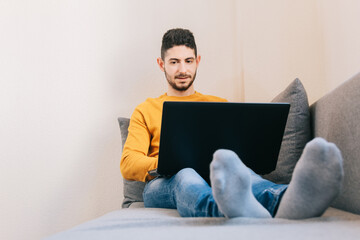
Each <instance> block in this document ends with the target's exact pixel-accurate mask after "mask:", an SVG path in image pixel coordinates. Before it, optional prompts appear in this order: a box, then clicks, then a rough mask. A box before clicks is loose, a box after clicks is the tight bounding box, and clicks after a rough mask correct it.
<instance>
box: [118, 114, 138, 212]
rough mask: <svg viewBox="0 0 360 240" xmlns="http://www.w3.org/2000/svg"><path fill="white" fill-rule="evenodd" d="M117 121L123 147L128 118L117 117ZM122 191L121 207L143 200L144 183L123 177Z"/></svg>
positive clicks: (126, 134) (126, 133)
mask: <svg viewBox="0 0 360 240" xmlns="http://www.w3.org/2000/svg"><path fill="white" fill-rule="evenodd" d="M118 122H119V125H120V134H121V143H122V148H124V145H125V142H126V138H127V136H128V128H129V122H130V119H128V118H122V117H119V118H118ZM123 183H124V186H123V193H124V200H123V203H122V207H123V208H128V207H130V205H131V204H132V203H134V202H143V201H144V200H143V196H142V194H143V192H144V187H145V183H144V182H139V181H130V180H126V179H125V178H123Z"/></svg>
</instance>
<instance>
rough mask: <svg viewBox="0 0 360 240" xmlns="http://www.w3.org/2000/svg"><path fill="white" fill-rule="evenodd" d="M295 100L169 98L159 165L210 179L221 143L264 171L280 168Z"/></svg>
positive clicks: (161, 171)
mask: <svg viewBox="0 0 360 240" xmlns="http://www.w3.org/2000/svg"><path fill="white" fill-rule="evenodd" d="M289 109H290V104H289V103H235V102H164V105H163V113H162V123H161V133H160V146H159V157H158V168H157V169H155V170H153V171H150V172H149V173H150V175H153V176H159V175H160V176H172V175H174V174H176V173H177V172H178V171H180V170H181V169H183V168H193V169H194V170H195V171H196V172H197V173H199V174H200V175H201V176H202V177H203V178H204V179H205V181H207V182H208V183H210V180H209V175H210V171H209V166H210V163H211V161H212V158H213V154H214V152H215V151H216V150H218V149H230V150H232V151H234V152H235V153H236V154H237V155H238V156H239V158H240V159H241V160H242V162H243V163H244V164H245V165H246V166H248V167H249V168H251V169H252V170H253V171H254V172H256V173H258V174H266V173H270V172H271V171H273V170H275V168H276V163H277V159H278V155H279V151H280V147H281V142H282V138H283V134H284V130H285V126H286V121H287V117H288V113H289Z"/></svg>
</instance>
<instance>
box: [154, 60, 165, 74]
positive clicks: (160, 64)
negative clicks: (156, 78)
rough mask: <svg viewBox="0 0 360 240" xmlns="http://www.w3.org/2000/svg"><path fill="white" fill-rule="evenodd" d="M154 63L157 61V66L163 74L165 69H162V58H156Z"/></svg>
mask: <svg viewBox="0 0 360 240" xmlns="http://www.w3.org/2000/svg"><path fill="white" fill-rule="evenodd" d="M156 61H157V64H158V65H159V67H160V70H161V71H163V72H164V71H165V68H164V65H165V63H164V61H163V60H162V58H161V57H158V58H157V59H156Z"/></svg>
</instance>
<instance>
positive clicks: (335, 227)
mask: <svg viewBox="0 0 360 240" xmlns="http://www.w3.org/2000/svg"><path fill="white" fill-rule="evenodd" d="M359 224H360V216H359V215H355V214H351V213H347V212H343V211H340V210H336V209H328V211H327V212H325V214H324V216H322V217H319V218H311V219H307V220H287V219H273V218H271V219H261V218H233V219H226V218H182V217H180V216H179V214H178V213H177V211H176V210H173V209H159V208H157V209H155V208H136V209H131V208H129V209H122V210H118V211H114V212H111V213H108V214H106V215H104V216H102V217H100V218H98V219H95V220H92V221H89V222H86V223H84V224H81V225H79V226H77V227H75V228H73V229H70V230H68V231H65V232H62V233H59V234H56V235H54V236H52V237H50V238H47V239H46V240H74V239H87V240H103V239H132V240H137V239H139V240H140V239H141V240H142V239H144V238H156V239H169V238H171V239H174V240H177V239H179V240H183V239H207V240H212V239H238V238H239V237H240V236H241V239H277V240H281V239H289V238H291V239H295V240H297V239H299V240H300V239H301V240H302V239H326V240H328V239H358V237H359V236H360V228H359V227H358V226H359Z"/></svg>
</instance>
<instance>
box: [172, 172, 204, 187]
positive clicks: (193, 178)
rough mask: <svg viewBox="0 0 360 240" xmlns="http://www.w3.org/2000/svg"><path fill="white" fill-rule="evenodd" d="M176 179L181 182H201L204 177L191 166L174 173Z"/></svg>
mask: <svg viewBox="0 0 360 240" xmlns="http://www.w3.org/2000/svg"><path fill="white" fill-rule="evenodd" d="M175 178H176V181H178V182H181V184H187V183H188V184H198V183H203V182H204V179H203V178H202V177H201V176H200V175H199V174H198V173H197V172H196V171H195V170H194V169H192V168H184V169H182V170H180V171H179V172H178V173H177V174H176V175H175Z"/></svg>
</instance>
